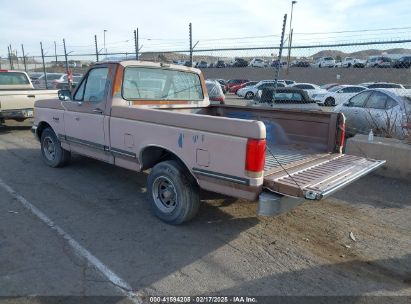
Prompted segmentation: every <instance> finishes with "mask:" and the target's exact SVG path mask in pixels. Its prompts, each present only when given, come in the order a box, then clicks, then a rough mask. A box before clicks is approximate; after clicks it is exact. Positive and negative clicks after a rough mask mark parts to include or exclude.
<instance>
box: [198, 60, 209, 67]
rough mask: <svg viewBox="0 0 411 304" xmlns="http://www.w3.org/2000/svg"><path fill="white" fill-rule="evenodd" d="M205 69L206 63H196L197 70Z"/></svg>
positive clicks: (202, 61)
mask: <svg viewBox="0 0 411 304" xmlns="http://www.w3.org/2000/svg"><path fill="white" fill-rule="evenodd" d="M207 67H208V63H207V61H204V60H201V61H200V62H198V63H197V68H198V69H206V68H207Z"/></svg>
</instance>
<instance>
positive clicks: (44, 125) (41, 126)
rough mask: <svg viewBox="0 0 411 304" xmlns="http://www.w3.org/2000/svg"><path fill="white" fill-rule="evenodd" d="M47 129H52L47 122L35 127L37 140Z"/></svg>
mask: <svg viewBox="0 0 411 304" xmlns="http://www.w3.org/2000/svg"><path fill="white" fill-rule="evenodd" d="M47 128H50V129H53V128H52V127H51V126H50V125H49V124H48V123H47V122H45V121H42V122H40V123H39V125H38V126H37V137H38V138H39V139H41V133H43V131H44V130H45V129H47Z"/></svg>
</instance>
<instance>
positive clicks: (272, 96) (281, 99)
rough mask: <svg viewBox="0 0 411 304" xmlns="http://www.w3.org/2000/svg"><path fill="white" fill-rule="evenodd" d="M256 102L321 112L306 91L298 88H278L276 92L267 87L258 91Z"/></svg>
mask: <svg viewBox="0 0 411 304" xmlns="http://www.w3.org/2000/svg"><path fill="white" fill-rule="evenodd" d="M254 101H255V102H258V103H268V104H271V106H273V107H277V108H284V109H299V110H316V111H321V108H320V107H319V106H318V104H317V103H316V102H315V101H314V100H312V99H311V98H310V97H309V96H308V94H307V92H306V91H304V90H301V89H296V88H277V89H276V90H274V88H273V87H266V88H263V89H262V90H259V91H258V93H257V95H256V97H255V98H254Z"/></svg>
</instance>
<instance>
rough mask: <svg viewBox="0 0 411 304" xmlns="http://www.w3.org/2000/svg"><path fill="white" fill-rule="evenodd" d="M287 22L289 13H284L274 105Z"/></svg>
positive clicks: (275, 80)
mask: <svg viewBox="0 0 411 304" xmlns="http://www.w3.org/2000/svg"><path fill="white" fill-rule="evenodd" d="M286 23H287V14H285V15H284V20H283V30H282V31H281V41H280V49H279V51H278V65H277V68H276V71H275V79H274V93H273V105H274V102H275V93H276V92H277V84H278V78H279V77H280V68H281V57H282V54H283V45H284V32H285V25H286Z"/></svg>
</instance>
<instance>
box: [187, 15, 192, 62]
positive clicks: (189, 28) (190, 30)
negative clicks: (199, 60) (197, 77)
mask: <svg viewBox="0 0 411 304" xmlns="http://www.w3.org/2000/svg"><path fill="white" fill-rule="evenodd" d="M188 31H189V36H190V37H189V38H190V67H192V66H193V27H192V25H191V22H190V24H189V25H188Z"/></svg>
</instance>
